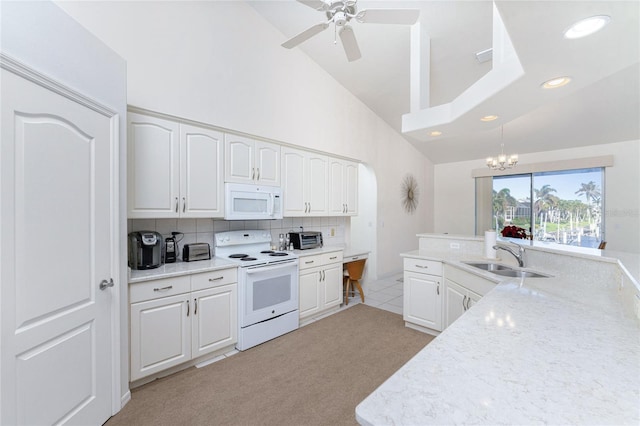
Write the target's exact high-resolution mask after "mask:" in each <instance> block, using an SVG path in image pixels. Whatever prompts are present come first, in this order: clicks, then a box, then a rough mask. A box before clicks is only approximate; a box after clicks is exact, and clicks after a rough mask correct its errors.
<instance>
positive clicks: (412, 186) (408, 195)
mask: <svg viewBox="0 0 640 426" xmlns="http://www.w3.org/2000/svg"><path fill="white" fill-rule="evenodd" d="M419 195H420V189H419V188H418V181H417V180H416V178H415V177H413V175H412V174H408V175H406V176H405V177H404V179H403V180H402V206H403V207H404V210H405V211H406V212H407V213H413V212H414V211H415V209H416V207H418V198H419Z"/></svg>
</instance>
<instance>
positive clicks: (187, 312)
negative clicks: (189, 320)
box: [187, 300, 189, 316]
mask: <svg viewBox="0 0 640 426" xmlns="http://www.w3.org/2000/svg"><path fill="white" fill-rule="evenodd" d="M187 316H189V301H188V300H187Z"/></svg>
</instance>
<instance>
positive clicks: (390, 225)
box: [59, 1, 432, 275]
mask: <svg viewBox="0 0 640 426" xmlns="http://www.w3.org/2000/svg"><path fill="white" fill-rule="evenodd" d="M59 4H60V6H61V7H63V8H64V9H65V10H67V11H68V13H69V14H71V16H73V17H74V18H75V19H77V20H78V21H79V22H81V23H82V24H83V25H85V26H86V27H87V28H88V29H89V30H90V31H92V32H94V34H96V35H97V36H98V37H100V38H101V39H102V40H104V41H105V42H106V43H107V44H108V45H110V46H111V47H112V48H113V49H114V50H115V51H116V52H118V53H119V54H120V55H122V56H123V57H124V58H125V59H126V60H127V68H128V102H129V104H131V105H135V106H138V107H142V108H146V109H150V110H155V111H159V112H163V113H167V114H172V115H175V116H178V117H184V118H189V119H192V120H197V121H201V122H205V123H209V124H213V125H216V126H220V127H223V128H227V129H232V130H236V131H241V132H246V133H249V134H253V135H258V136H262V137H266V138H270V139H274V140H277V141H281V142H285V143H291V144H295V145H300V146H303V147H308V148H314V149H319V150H322V151H326V152H331V153H335V154H337V155H342V156H346V157H350V158H355V159H358V160H361V161H363V162H365V163H367V165H368V166H369V167H371V169H372V170H373V171H374V172H375V175H376V178H377V184H378V193H377V197H378V207H377V209H378V212H377V216H378V218H379V221H378V223H377V224H376V226H378V228H379V229H378V230H377V231H378V232H377V235H378V239H377V250H378V259H379V262H378V265H377V271H378V273H379V274H382V275H386V274H389V273H392V272H394V271H400V270H401V268H402V264H401V260H400V258H399V257H398V253H400V252H401V251H404V250H407V249H413V248H417V239H416V237H415V234H416V233H419V232H425V231H430V230H431V229H430V228H431V226H432V219H431V211H430V209H431V205H432V203H431V200H430V199H428V197H429V194H430V192H431V190H430V188H429V186H430V185H431V184H432V182H431V179H430V171H431V170H432V169H431V163H430V162H429V161H428V160H427V159H426V158H425V157H424V156H423V155H421V154H420V153H419V152H418V151H417V150H416V149H415V148H413V146H412V145H410V144H409V143H408V142H406V141H405V140H404V139H403V138H402V137H401V136H400V135H399V134H398V133H397V132H395V131H394V130H393V129H391V128H390V127H389V126H388V125H387V124H386V123H384V122H383V121H382V120H381V119H380V118H378V117H377V116H376V115H375V114H374V113H373V112H372V111H371V110H369V109H368V108H367V107H365V106H364V105H363V104H362V103H361V102H360V101H359V100H357V99H356V98H355V97H354V96H353V95H352V94H351V93H350V92H348V91H347V90H346V89H345V88H344V87H342V86H340V85H339V84H337V82H336V81H335V80H333V78H332V77H331V76H329V75H328V74H327V73H326V72H324V71H323V70H322V69H320V68H319V67H318V66H317V65H316V64H315V63H314V62H313V61H311V60H310V59H309V58H308V57H307V56H306V55H304V54H303V53H302V52H301V51H300V50H299V49H292V50H288V49H283V48H282V47H281V46H280V43H282V42H283V41H284V40H285V37H284V36H283V35H282V34H281V33H279V32H278V31H277V30H276V29H274V28H273V27H272V26H271V25H270V24H269V23H267V22H266V21H265V20H264V19H262V18H261V17H260V16H259V15H258V14H257V13H256V12H255V10H254V9H253V8H251V7H249V6H248V5H246V4H244V3H243V2H239V1H213V2H188V1H180V2H154V1H145V2H67V1H64V2H60V3H59ZM407 109H408V106H407ZM407 172H411V173H413V174H414V175H415V176H416V178H417V179H418V182H420V183H421V187H422V189H423V192H422V193H423V200H422V202H421V204H420V207H419V209H418V211H417V212H416V213H415V214H413V215H407V214H405V213H403V211H402V209H401V205H400V194H399V192H400V184H401V182H402V178H403V177H404V175H405V174H406V173H407ZM363 195H366V194H363Z"/></svg>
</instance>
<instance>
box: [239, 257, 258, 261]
mask: <svg viewBox="0 0 640 426" xmlns="http://www.w3.org/2000/svg"><path fill="white" fill-rule="evenodd" d="M240 260H242V261H243V262H251V261H252V260H258V259H256V258H255V257H249V256H247V257H241V258H240Z"/></svg>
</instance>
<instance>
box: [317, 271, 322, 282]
mask: <svg viewBox="0 0 640 426" xmlns="http://www.w3.org/2000/svg"><path fill="white" fill-rule="evenodd" d="M318 281H322V271H318Z"/></svg>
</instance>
